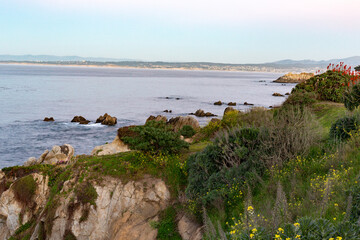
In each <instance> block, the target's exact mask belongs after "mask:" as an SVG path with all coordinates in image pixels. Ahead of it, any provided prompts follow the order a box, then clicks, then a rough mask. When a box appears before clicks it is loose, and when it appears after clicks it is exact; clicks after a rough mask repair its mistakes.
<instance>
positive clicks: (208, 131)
mask: <svg viewBox="0 0 360 240" xmlns="http://www.w3.org/2000/svg"><path fill="white" fill-rule="evenodd" d="M220 129H221V120H219V119H217V120H211V121H210V122H209V123H208V124H207V125H206V126H205V127H203V128H201V130H200V133H201V134H202V135H203V136H204V137H205V138H210V137H213V136H214V134H215V133H216V132H217V131H219V130H220Z"/></svg>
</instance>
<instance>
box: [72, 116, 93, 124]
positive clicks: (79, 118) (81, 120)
mask: <svg viewBox="0 0 360 240" xmlns="http://www.w3.org/2000/svg"><path fill="white" fill-rule="evenodd" d="M71 122H77V123H80V124H88V123H89V122H90V121H89V120H87V119H86V118H84V117H83V116H75V117H74V118H73V119H72V120H71Z"/></svg>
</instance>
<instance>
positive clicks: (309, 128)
mask: <svg viewBox="0 0 360 240" xmlns="http://www.w3.org/2000/svg"><path fill="white" fill-rule="evenodd" d="M316 128H317V121H316V120H315V119H314V116H313V115H312V113H311V112H310V110H309V109H307V108H305V107H300V106H291V105H288V106H284V107H283V108H281V109H279V110H277V111H275V112H274V117H273V119H272V120H271V121H270V122H269V123H268V124H267V125H266V127H262V128H261V131H260V133H259V135H260V141H261V147H260V149H261V159H262V161H264V162H265V163H266V165H267V167H268V168H271V167H272V166H274V165H280V166H281V165H282V163H283V162H286V161H288V160H289V159H292V158H295V157H296V156H297V155H299V154H306V153H307V152H308V151H309V149H310V148H311V146H313V145H314V144H315V143H317V141H318V140H319V134H318V132H317V131H316Z"/></svg>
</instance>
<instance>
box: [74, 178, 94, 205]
mask: <svg viewBox="0 0 360 240" xmlns="http://www.w3.org/2000/svg"><path fill="white" fill-rule="evenodd" d="M75 194H76V197H77V200H78V201H79V202H81V203H82V204H83V205H85V204H87V203H90V204H91V205H94V206H95V205H96V203H95V201H96V199H97V197H98V194H97V192H96V190H95V188H94V187H93V185H91V183H89V182H82V183H81V184H79V185H78V186H77V187H76V189H75Z"/></svg>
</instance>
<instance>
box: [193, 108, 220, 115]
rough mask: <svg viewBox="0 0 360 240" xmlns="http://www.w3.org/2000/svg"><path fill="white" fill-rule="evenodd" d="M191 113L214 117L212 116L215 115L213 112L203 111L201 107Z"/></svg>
mask: <svg viewBox="0 0 360 240" xmlns="http://www.w3.org/2000/svg"><path fill="white" fill-rule="evenodd" d="M193 114H194V115H195V116H197V117H214V116H216V115H215V114H212V113H211V112H205V111H204V110H202V109H198V110H196V112H195V113H193Z"/></svg>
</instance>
